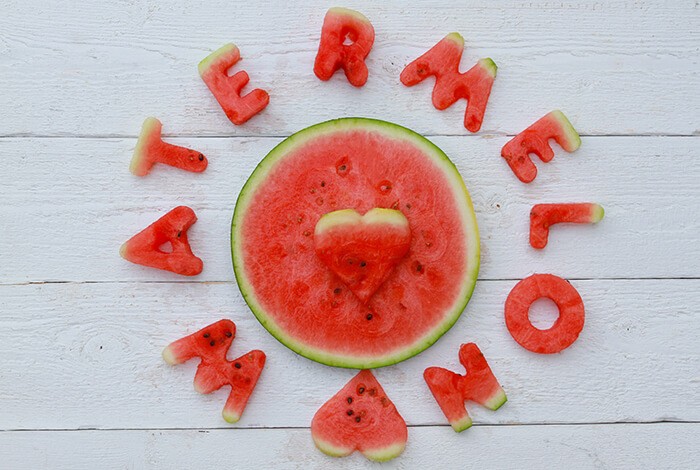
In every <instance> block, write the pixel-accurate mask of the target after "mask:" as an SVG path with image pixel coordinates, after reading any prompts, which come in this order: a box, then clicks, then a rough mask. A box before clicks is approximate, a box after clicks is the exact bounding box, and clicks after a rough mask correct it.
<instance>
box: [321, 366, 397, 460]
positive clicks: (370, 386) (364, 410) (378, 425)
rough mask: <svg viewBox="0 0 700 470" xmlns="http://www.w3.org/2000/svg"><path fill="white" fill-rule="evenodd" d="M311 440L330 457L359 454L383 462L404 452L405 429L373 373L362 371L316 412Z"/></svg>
mask: <svg viewBox="0 0 700 470" xmlns="http://www.w3.org/2000/svg"><path fill="white" fill-rule="evenodd" d="M311 436H312V437H313V439H314V443H315V444H316V447H318V448H319V450H321V452H323V453H325V454H328V455H330V456H333V457H345V456H346V455H350V454H351V453H353V452H354V451H355V450H358V451H360V452H361V453H362V454H363V455H364V456H365V457H367V458H368V459H370V460H374V461H378V462H384V461H387V460H391V459H393V458H394V457H397V456H398V455H399V454H401V452H403V450H404V448H405V447H406V440H407V439H408V428H407V427H406V422H405V421H404V419H403V418H402V417H401V415H400V414H399V412H398V411H397V410H396V407H395V406H394V404H393V403H392V402H391V400H389V397H387V396H386V393H384V389H382V386H381V385H379V382H377V379H376V378H375V377H374V375H372V372H371V371H369V370H363V371H360V373H359V374H357V375H356V376H355V377H354V378H353V379H352V380H350V382H348V383H347V384H346V385H345V387H343V388H342V389H341V390H340V391H339V392H338V393H336V394H335V395H334V396H333V398H331V399H330V400H328V401H327V402H326V403H325V404H324V405H323V406H322V407H321V408H320V409H319V410H318V411H317V412H316V415H314V418H313V420H312V421H311Z"/></svg>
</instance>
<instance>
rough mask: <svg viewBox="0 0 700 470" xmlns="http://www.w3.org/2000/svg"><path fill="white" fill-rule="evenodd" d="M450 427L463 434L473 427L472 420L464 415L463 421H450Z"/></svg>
mask: <svg viewBox="0 0 700 470" xmlns="http://www.w3.org/2000/svg"><path fill="white" fill-rule="evenodd" d="M450 426H452V429H454V431H455V432H462V431H464V430H466V429H469V428H471V427H472V419H471V417H470V416H469V415H468V414H467V415H464V417H463V418H462V419H459V420H457V421H450Z"/></svg>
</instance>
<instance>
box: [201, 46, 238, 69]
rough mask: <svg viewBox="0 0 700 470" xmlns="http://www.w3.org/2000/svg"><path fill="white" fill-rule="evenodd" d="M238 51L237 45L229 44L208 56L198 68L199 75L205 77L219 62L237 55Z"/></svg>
mask: <svg viewBox="0 0 700 470" xmlns="http://www.w3.org/2000/svg"><path fill="white" fill-rule="evenodd" d="M237 49H238V47H237V46H236V45H235V44H232V43H228V44H224V45H223V46H221V47H220V48H218V49H217V50H215V51H214V52H212V53H211V54H209V55H208V56H206V57H205V58H204V59H202V61H201V62H200V63H199V65H198V66H197V69H198V70H199V75H200V76H201V75H204V74H205V73H206V72H207V71H208V70H209V69H210V68H211V66H212V65H213V64H215V63H216V62H218V61H219V60H220V59H221V58H222V57H224V56H227V55H230V54H236V51H237Z"/></svg>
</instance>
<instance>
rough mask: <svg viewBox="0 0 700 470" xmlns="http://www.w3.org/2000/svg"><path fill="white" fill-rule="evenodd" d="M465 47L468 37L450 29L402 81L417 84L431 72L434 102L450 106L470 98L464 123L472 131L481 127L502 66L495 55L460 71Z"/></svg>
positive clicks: (445, 106) (410, 67) (439, 105)
mask: <svg viewBox="0 0 700 470" xmlns="http://www.w3.org/2000/svg"><path fill="white" fill-rule="evenodd" d="M463 51H464V38H463V37H462V36H461V35H460V34H459V33H450V34H448V35H447V36H445V37H444V38H443V39H442V40H441V41H440V42H438V43H437V44H436V45H435V46H433V47H432V49H430V50H429V51H428V52H426V53H425V54H423V55H422V56H420V57H418V58H417V59H416V60H414V61H413V62H411V63H410V64H408V65H407V66H406V68H405V69H404V70H403V72H401V83H403V84H404V85H406V86H413V85H416V84H418V83H420V82H422V81H423V80H425V79H426V78H428V77H430V76H434V77H435V87H434V88H433V106H435V108H437V109H440V110H442V109H447V108H449V107H450V106H452V105H453V104H454V103H456V102H457V101H458V100H459V99H462V98H464V99H466V100H467V110H466V112H465V114H464V127H466V128H467V130H469V131H470V132H477V131H478V130H479V129H481V123H482V122H483V120H484V112H485V111H486V104H487V103H488V100H489V95H490V94H491V87H492V86H493V82H494V80H495V79H496V71H497V69H498V67H496V64H495V63H494V61H493V60H491V59H488V58H487V59H481V60H479V62H477V64H476V65H475V66H474V67H472V68H471V69H469V70H468V71H467V72H465V73H460V72H459V62H460V61H461V60H462V52H463Z"/></svg>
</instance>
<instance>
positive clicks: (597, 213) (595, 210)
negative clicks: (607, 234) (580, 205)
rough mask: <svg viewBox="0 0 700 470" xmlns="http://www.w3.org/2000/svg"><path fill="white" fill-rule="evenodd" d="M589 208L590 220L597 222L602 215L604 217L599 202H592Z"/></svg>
mask: <svg viewBox="0 0 700 470" xmlns="http://www.w3.org/2000/svg"><path fill="white" fill-rule="evenodd" d="M592 206H593V207H592V208H591V222H592V223H594V224H597V223H598V222H600V221H601V220H603V217H605V209H603V206H601V205H600V204H592Z"/></svg>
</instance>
